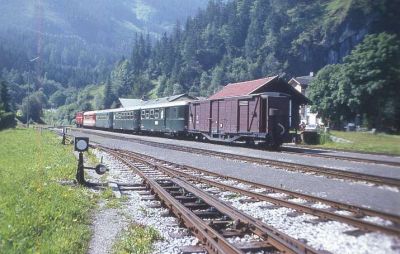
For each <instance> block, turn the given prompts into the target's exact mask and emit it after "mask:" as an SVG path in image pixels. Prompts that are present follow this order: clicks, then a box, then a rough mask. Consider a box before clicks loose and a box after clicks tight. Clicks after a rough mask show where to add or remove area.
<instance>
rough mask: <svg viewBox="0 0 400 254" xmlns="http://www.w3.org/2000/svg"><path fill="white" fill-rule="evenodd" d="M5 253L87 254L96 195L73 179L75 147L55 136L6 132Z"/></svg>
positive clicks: (0, 198) (0, 136)
mask: <svg viewBox="0 0 400 254" xmlns="http://www.w3.org/2000/svg"><path fill="white" fill-rule="evenodd" d="M0 165H1V169H0V250H1V251H0V252H1V253H86V250H87V246H88V241H89V239H90V227H89V223H90V220H89V212H90V210H91V209H92V208H93V205H94V201H95V200H96V199H95V198H94V196H93V195H94V194H92V193H91V192H90V191H88V190H85V189H84V188H80V187H71V186H63V185H60V184H59V182H58V181H59V180H66V179H69V180H71V179H73V178H74V173H75V172H74V171H75V168H76V160H75V158H74V156H73V155H72V153H71V146H68V147H64V146H62V145H61V144H60V140H58V139H57V138H56V137H55V136H54V135H53V134H51V133H48V132H43V133H42V134H40V132H38V131H35V130H32V129H31V130H26V129H16V130H7V131H2V132H0Z"/></svg>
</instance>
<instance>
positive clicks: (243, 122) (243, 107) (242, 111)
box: [238, 100, 249, 132]
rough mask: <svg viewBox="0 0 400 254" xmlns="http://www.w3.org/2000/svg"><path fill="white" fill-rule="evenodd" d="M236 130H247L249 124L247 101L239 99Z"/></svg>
mask: <svg viewBox="0 0 400 254" xmlns="http://www.w3.org/2000/svg"><path fill="white" fill-rule="evenodd" d="M238 107H239V110H238V111H239V115H238V119H239V121H238V132H248V130H247V129H248V126H249V101H247V100H246V101H239V105H238Z"/></svg>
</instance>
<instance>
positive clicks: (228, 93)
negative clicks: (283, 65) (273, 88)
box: [208, 76, 278, 100]
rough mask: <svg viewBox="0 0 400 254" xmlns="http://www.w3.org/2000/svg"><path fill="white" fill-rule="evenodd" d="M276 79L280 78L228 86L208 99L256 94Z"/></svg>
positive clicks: (268, 78) (267, 78)
mask: <svg viewBox="0 0 400 254" xmlns="http://www.w3.org/2000/svg"><path fill="white" fill-rule="evenodd" d="M276 77H278V76H273V77H266V78H262V79H256V80H250V81H245V82H240V83H233V84H228V85H226V86H225V87H224V88H222V90H221V91H219V92H217V93H215V94H214V95H212V96H211V97H209V98H208V99H210V100H216V99H221V98H226V97H234V96H244V95H249V94H251V93H253V92H255V91H256V90H258V89H259V88H261V87H263V86H265V85H266V84H268V83H269V82H271V81H272V80H274V79H275V78H276Z"/></svg>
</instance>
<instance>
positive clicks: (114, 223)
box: [88, 150, 198, 254]
mask: <svg viewBox="0 0 400 254" xmlns="http://www.w3.org/2000/svg"><path fill="white" fill-rule="evenodd" d="M94 153H95V154H96V156H97V157H98V158H101V157H103V163H104V164H105V165H106V166H107V167H108V168H109V170H110V171H109V173H108V174H107V175H106V176H107V177H106V181H108V182H111V183H118V184H140V183H141V182H142V180H141V178H140V177H138V176H137V175H135V174H133V173H132V172H131V171H130V170H129V169H128V168H127V167H126V166H125V165H123V164H122V163H120V162H118V161H116V160H114V159H113V158H112V157H111V156H109V155H107V154H105V153H102V152H99V151H96V150H94ZM90 181H91V182H97V181H99V177H98V176H97V175H95V174H94V173H90ZM121 194H122V195H123V196H124V197H126V198H124V199H123V200H121V204H122V205H121V206H119V207H117V208H107V206H106V205H104V203H101V204H100V209H99V211H97V212H96V213H95V216H94V220H93V225H92V229H93V236H92V239H91V241H90V244H89V252H88V253H89V254H100V253H101V254H102V253H112V246H113V245H114V243H115V242H116V241H117V240H118V238H119V236H120V235H121V233H122V231H123V230H124V229H126V228H127V226H128V225H129V224H132V223H134V224H140V225H145V226H151V227H154V228H155V229H157V230H158V232H159V233H160V235H161V238H162V240H159V241H157V242H156V243H155V244H154V245H153V253H157V254H158V253H159V254H161V253H162V254H164V253H168V254H173V253H180V247H182V246H191V245H197V243H198V240H197V238H195V237H193V236H191V235H190V234H189V232H188V231H187V230H186V229H185V228H182V227H180V226H179V225H178V223H177V219H176V218H174V217H171V216H170V215H169V213H168V210H167V209H164V208H149V206H151V205H154V204H157V203H158V201H143V200H142V196H140V195H139V194H138V193H137V192H134V191H122V192H121Z"/></svg>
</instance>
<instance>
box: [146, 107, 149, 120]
mask: <svg viewBox="0 0 400 254" xmlns="http://www.w3.org/2000/svg"><path fill="white" fill-rule="evenodd" d="M149 116H150V113H149V110H148V109H146V119H149Z"/></svg>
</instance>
